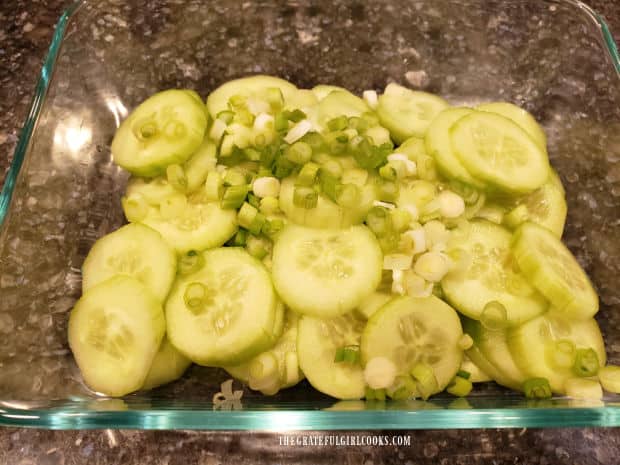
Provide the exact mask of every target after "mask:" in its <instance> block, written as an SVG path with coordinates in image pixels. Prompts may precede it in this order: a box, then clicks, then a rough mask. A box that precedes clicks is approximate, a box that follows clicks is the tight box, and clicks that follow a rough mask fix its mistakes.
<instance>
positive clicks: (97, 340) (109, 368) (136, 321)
mask: <svg viewBox="0 0 620 465" xmlns="http://www.w3.org/2000/svg"><path fill="white" fill-rule="evenodd" d="M165 329H166V323H165V321H164V313H163V311H162V307H161V303H160V302H158V301H157V299H156V298H155V297H154V296H153V295H152V294H151V293H150V291H149V290H148V289H147V288H146V287H144V286H143V285H142V284H141V283H140V282H139V281H138V280H136V279H134V278H131V277H129V276H115V277H113V278H111V279H109V280H107V281H104V282H103V283H101V284H99V285H97V286H95V287H93V288H91V289H90V290H89V291H88V292H86V293H84V295H83V296H82V298H80V300H78V302H77V303H76V304H75V307H74V308H73V310H72V311H71V316H70V318H69V346H70V347H71V350H72V351H73V355H74V356H75V360H76V362H77V364H78V366H79V367H80V371H81V372H82V376H83V378H84V381H85V382H86V384H87V385H88V386H89V387H90V388H91V389H93V390H94V391H96V392H100V393H103V394H106V395H108V396H113V397H120V396H124V395H125V394H129V393H130V392H133V391H137V390H138V389H140V388H141V387H142V385H143V383H144V380H145V378H146V376H147V374H148V372H149V370H150V367H151V363H152V361H153V359H154V357H155V354H156V353H157V350H158V349H159V345H160V343H161V341H162V338H163V337H164V333H165Z"/></svg>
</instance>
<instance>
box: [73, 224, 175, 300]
mask: <svg viewBox="0 0 620 465" xmlns="http://www.w3.org/2000/svg"><path fill="white" fill-rule="evenodd" d="M176 263H177V259H176V256H175V254H174V251H173V249H172V248H171V247H170V246H169V245H168V243H167V242H166V241H164V239H163V238H162V237H161V235H160V234H159V233H158V232H157V231H155V230H153V229H151V228H149V227H146V226H144V225H141V224H128V225H126V226H123V227H122V228H120V229H119V230H117V231H115V232H113V233H111V234H108V235H107V236H104V237H102V238H101V239H99V240H98V241H97V242H96V243H95V245H93V247H92V249H90V252H89V253H88V256H87V257H86V260H85V261H84V264H83V265H82V290H83V291H84V292H87V291H88V290H89V289H91V288H92V287H94V286H96V285H97V284H100V283H102V282H104V281H107V280H108V279H110V278H111V277H113V276H116V275H128V276H132V277H133V278H136V279H137V280H138V281H140V282H141V283H142V284H144V285H145V286H146V287H147V288H148V290H149V291H151V292H152V293H153V295H154V296H155V297H157V298H158V299H159V300H160V301H164V300H165V299H166V296H167V295H168V291H169V290H170V286H172V282H173V281H174V276H175V274H176Z"/></svg>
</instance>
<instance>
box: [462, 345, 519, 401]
mask: <svg viewBox="0 0 620 465" xmlns="http://www.w3.org/2000/svg"><path fill="white" fill-rule="evenodd" d="M465 354H466V355H467V357H469V358H470V359H471V361H472V362H473V363H475V364H476V366H478V367H480V369H481V370H482V371H484V373H486V374H487V375H488V376H489V377H490V378H491V379H492V380H493V381H495V382H496V383H497V384H501V385H502V386H506V387H509V388H510V389H514V390H515V391H520V390H522V387H521V385H518V384H513V381H512V380H510V379H508V378H505V377H504V376H503V375H502V373H501V372H499V371H498V370H497V369H496V368H495V365H492V364H491V363H490V362H489V361H488V360H487V359H486V357H485V356H484V355H482V353H481V352H480V349H478V347H476V346H475V345H474V346H472V347H471V348H470V349H468V350H467V352H465Z"/></svg>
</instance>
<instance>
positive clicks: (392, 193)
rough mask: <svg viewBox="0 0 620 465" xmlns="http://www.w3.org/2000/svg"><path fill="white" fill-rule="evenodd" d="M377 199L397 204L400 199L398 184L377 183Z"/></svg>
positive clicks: (380, 181)
mask: <svg viewBox="0 0 620 465" xmlns="http://www.w3.org/2000/svg"><path fill="white" fill-rule="evenodd" d="M377 197H378V199H379V200H381V201H382V202H395V201H396V199H397V198H398V184H397V183H395V182H392V181H382V180H379V181H378V182H377Z"/></svg>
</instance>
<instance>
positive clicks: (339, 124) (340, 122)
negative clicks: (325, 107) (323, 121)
mask: <svg viewBox="0 0 620 465" xmlns="http://www.w3.org/2000/svg"><path fill="white" fill-rule="evenodd" d="M348 123H349V121H348V120H347V117H346V116H344V115H343V116H337V117H336V118H332V119H330V120H329V121H328V122H327V127H328V128H329V130H330V131H342V130H343V129H346V128H347V126H348Z"/></svg>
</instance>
